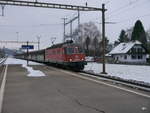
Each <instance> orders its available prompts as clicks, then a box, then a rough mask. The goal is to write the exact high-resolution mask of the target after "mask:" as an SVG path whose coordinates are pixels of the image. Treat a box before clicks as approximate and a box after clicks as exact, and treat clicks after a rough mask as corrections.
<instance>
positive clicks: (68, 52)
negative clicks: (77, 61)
mask: <svg viewBox="0 0 150 113" xmlns="http://www.w3.org/2000/svg"><path fill="white" fill-rule="evenodd" d="M66 52H67V54H73V53H74V48H67V51H66Z"/></svg>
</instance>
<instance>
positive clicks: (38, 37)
mask: <svg viewBox="0 0 150 113" xmlns="http://www.w3.org/2000/svg"><path fill="white" fill-rule="evenodd" d="M40 38H41V37H40V36H37V39H38V50H40Z"/></svg>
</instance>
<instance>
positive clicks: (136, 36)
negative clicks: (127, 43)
mask: <svg viewBox="0 0 150 113" xmlns="http://www.w3.org/2000/svg"><path fill="white" fill-rule="evenodd" d="M131 40H133V41H135V40H138V41H140V42H141V43H142V44H143V45H144V46H145V47H147V39H146V33H145V30H144V27H143V25H142V22H141V21H140V20H137V21H136V23H135V25H134V28H133V32H132V36H131Z"/></svg>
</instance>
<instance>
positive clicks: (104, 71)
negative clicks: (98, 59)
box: [101, 4, 107, 74]
mask: <svg viewBox="0 0 150 113" xmlns="http://www.w3.org/2000/svg"><path fill="white" fill-rule="evenodd" d="M105 11H106V9H105V4H102V44H103V70H102V72H101V73H102V74H107V73H106V67H105V66H106V65H105V64H106V63H105V61H106V59H105V49H106V47H105Z"/></svg>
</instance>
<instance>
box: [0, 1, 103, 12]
mask: <svg viewBox="0 0 150 113" xmlns="http://www.w3.org/2000/svg"><path fill="white" fill-rule="evenodd" d="M0 4H4V5H16V6H28V7H42V8H55V9H67V10H77V11H78V10H79V11H99V10H100V11H102V9H101V8H95V7H86V6H77V5H66V4H56V3H48V2H32V1H19V0H0Z"/></svg>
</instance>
